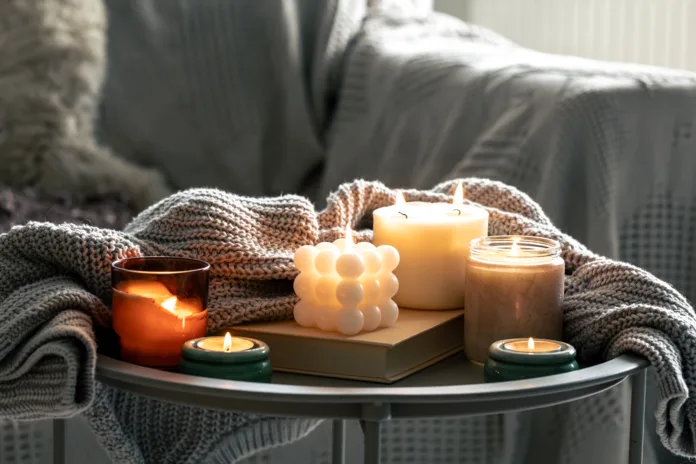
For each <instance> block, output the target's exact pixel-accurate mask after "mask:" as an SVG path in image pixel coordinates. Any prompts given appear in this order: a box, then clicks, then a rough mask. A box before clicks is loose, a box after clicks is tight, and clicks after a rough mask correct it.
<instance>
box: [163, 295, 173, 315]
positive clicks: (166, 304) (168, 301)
mask: <svg viewBox="0 0 696 464" xmlns="http://www.w3.org/2000/svg"><path fill="white" fill-rule="evenodd" d="M176 303H177V299H176V297H175V296H172V297H169V298H167V299H166V300H164V301H163V302H162V303H160V306H162V307H163V308H164V309H166V310H167V311H169V312H170V313H174V312H175V311H174V308H176Z"/></svg>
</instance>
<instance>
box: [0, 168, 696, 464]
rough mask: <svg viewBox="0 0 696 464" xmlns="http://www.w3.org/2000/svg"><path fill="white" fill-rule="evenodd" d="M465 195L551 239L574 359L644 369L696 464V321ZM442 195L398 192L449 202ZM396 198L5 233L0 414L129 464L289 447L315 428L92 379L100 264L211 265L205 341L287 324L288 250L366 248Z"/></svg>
mask: <svg viewBox="0 0 696 464" xmlns="http://www.w3.org/2000/svg"><path fill="white" fill-rule="evenodd" d="M463 183H464V186H465V187H466V191H467V195H468V198H469V200H470V201H472V202H475V203H477V204H480V205H482V206H483V207H485V208H486V209H487V210H488V211H489V213H490V225H489V233H490V234H491V235H498V234H525V235H533V236H544V237H550V238H554V239H556V240H559V241H560V242H561V244H562V250H563V251H562V256H563V258H564V260H565V262H566V266H567V272H568V276H567V278H566V290H565V302H564V311H565V322H566V325H565V330H566V339H567V340H568V341H569V342H570V343H572V344H573V345H575V347H576V348H577V350H578V357H579V359H580V360H581V361H583V362H599V361H602V360H603V359H607V358H611V357H615V356H618V355H620V354H622V353H626V352H634V353H638V354H640V355H643V356H645V357H647V358H648V359H650V361H651V362H652V364H653V365H654V366H655V368H656V371H657V375H658V377H659V379H658V380H659V381H658V384H659V395H660V398H659V403H658V409H657V411H656V414H657V416H658V419H659V420H658V424H659V430H658V433H659V435H660V437H661V439H662V441H663V443H664V444H665V446H667V447H668V448H670V449H671V450H672V451H674V452H676V453H679V454H682V455H685V456H696V447H695V444H694V432H695V430H694V419H696V417H695V416H694V413H695V411H694V403H693V400H692V399H690V398H689V389H693V388H696V378H694V375H693V373H694V372H696V370H694V368H695V367H696V366H694V364H695V363H696V357H694V356H693V355H692V353H693V352H694V351H693V350H694V347H696V315H695V314H694V311H693V309H692V308H691V307H690V306H689V304H688V302H687V301H686V300H685V299H684V298H683V297H682V296H681V295H680V294H679V293H678V292H676V291H675V290H674V289H673V288H672V287H670V286H669V285H668V284H666V283H664V282H662V281H660V280H658V279H656V278H655V277H653V276H652V275H650V274H649V273H647V272H645V271H642V270H641V269H638V268H636V267H633V266H631V265H628V264H624V263H619V262H615V261H611V260H608V259H605V258H602V257H601V256H598V255H595V254H593V253H591V252H590V251H588V250H587V249H586V248H585V247H583V246H582V245H581V244H580V243H578V242H577V241H575V240H574V239H572V238H570V237H568V236H566V235H564V234H562V233H561V232H560V231H558V229H556V228H555V227H554V226H553V225H552V224H551V222H550V220H549V219H548V218H547V217H546V216H545V215H544V213H543V212H542V210H541V208H540V207H539V206H538V205H537V204H535V203H534V202H533V201H532V200H531V199H530V198H529V197H528V196H527V195H525V194H523V193H521V192H519V191H517V190H516V189H514V188H512V187H508V186H505V185H503V184H501V183H498V182H493V181H489V180H482V179H465V180H463ZM454 186H455V182H454V181H452V182H446V183H443V184H440V185H438V186H436V187H435V188H434V189H432V190H430V191H417V190H407V191H405V194H406V197H407V199H409V200H420V201H447V200H448V198H449V197H450V195H451V194H452V192H453V190H454ZM394 199H395V191H393V190H391V189H388V188H387V187H385V186H384V185H383V184H381V183H377V182H365V181H356V182H353V183H350V184H345V185H342V186H341V187H340V188H339V189H338V191H337V192H335V193H334V194H332V195H331V196H330V197H329V199H328V206H327V208H326V209H325V210H324V211H322V212H321V213H319V214H316V213H315V211H314V208H313V205H312V204H311V203H310V202H309V201H308V200H306V199H304V198H302V197H298V196H292V195H289V196H284V197H279V198H248V197H241V196H235V195H232V194H228V193H224V192H222V191H219V190H210V189H195V190H189V191H184V192H181V193H178V194H175V195H173V196H171V197H168V198H166V199H165V200H162V201H161V202H159V203H157V204H156V205H154V206H152V207H150V208H149V209H147V210H146V211H144V212H143V213H141V214H140V215H139V216H138V217H136V218H135V219H134V220H133V222H132V223H131V224H130V225H128V226H127V227H126V229H125V231H123V232H117V231H113V230H104V229H98V228H94V227H89V226H76V225H55V224H49V223H30V224H27V225H26V226H21V227H15V228H13V229H12V230H11V231H10V232H8V233H6V234H4V235H2V236H0V416H3V417H10V418H15V419H36V418H49V417H68V416H71V415H74V414H77V413H79V412H85V414H86V416H87V418H88V421H89V422H90V425H91V426H92V428H93V430H94V431H95V433H96V434H97V436H98V437H99V440H100V442H101V443H102V445H103V446H104V447H105V448H106V449H107V451H108V452H109V453H110V455H111V456H112V458H113V459H114V460H115V461H116V462H128V463H140V462H157V463H175V462H182V463H198V462H230V461H236V460H238V459H240V458H242V457H244V456H246V455H248V454H250V453H252V452H253V451H256V450H258V449H262V448H266V447H269V446H274V445H278V444H281V443H284V442H289V441H293V440H296V439H298V438H300V437H302V436H303V435H305V434H306V433H308V432H309V431H310V430H312V428H313V427H314V426H315V425H316V424H317V421H313V420H302V419H281V418H268V417H256V416H249V415H244V414H232V413H223V412H217V411H212V410H205V409H196V408H190V407H185V406H177V405H172V404H167V403H163V402H160V401H157V400H153V399H148V398H143V397H139V396H136V395H132V394H128V393H124V392H119V391H115V390H113V389H111V388H109V387H106V386H103V385H101V384H98V383H96V382H95V379H94V369H95V364H96V352H97V345H96V342H95V338H94V328H95V327H94V325H96V326H97V327H101V328H108V327H109V326H110V312H109V308H108V302H109V301H110V298H111V283H110V264H111V262H112V261H114V260H116V259H120V258H122V257H127V256H138V255H155V254H157V255H161V254H167V255H174V256H182V257H196V258H200V259H204V260H207V261H208V262H210V263H211V266H212V267H211V286H210V304H209V310H210V313H209V315H210V317H209V329H211V330H215V329H217V328H220V327H222V326H225V325H229V324H237V323H241V322H247V321H258V320H275V319H285V318H289V317H290V316H291V313H292V307H293V304H294V303H295V296H294V295H293V293H292V290H291V285H290V282H291V279H293V278H294V277H295V275H296V274H297V271H296V269H295V268H294V267H293V263H292V255H293V252H294V250H295V249H296V248H298V247H299V246H301V245H305V244H315V243H317V242H319V241H322V240H332V239H335V238H336V237H338V236H340V234H341V231H342V230H344V229H345V227H346V226H347V225H350V226H351V227H352V228H354V229H356V230H357V231H358V232H357V236H358V239H359V240H369V239H370V237H371V231H370V229H369V227H370V225H371V212H372V211H373V210H374V209H376V208H378V207H381V206H385V205H389V204H392V203H393V202H394ZM19 391H21V392H22V393H21V394H18V393H17V392H19ZM190 424H197V425H196V427H191V426H190ZM203 424H209V425H210V426H209V427H203Z"/></svg>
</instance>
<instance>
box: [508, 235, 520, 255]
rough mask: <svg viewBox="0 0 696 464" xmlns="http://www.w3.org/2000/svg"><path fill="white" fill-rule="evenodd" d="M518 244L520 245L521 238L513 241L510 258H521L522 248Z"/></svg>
mask: <svg viewBox="0 0 696 464" xmlns="http://www.w3.org/2000/svg"><path fill="white" fill-rule="evenodd" d="M518 243H520V239H519V238H515V239H513V240H512V248H510V256H519V255H520V247H519V245H518Z"/></svg>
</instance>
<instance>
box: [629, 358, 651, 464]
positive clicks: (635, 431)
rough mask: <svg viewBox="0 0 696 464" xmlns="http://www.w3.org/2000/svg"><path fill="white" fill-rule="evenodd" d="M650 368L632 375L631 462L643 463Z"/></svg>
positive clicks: (630, 463) (633, 463)
mask: <svg viewBox="0 0 696 464" xmlns="http://www.w3.org/2000/svg"><path fill="white" fill-rule="evenodd" d="M647 374H648V370H647V369H643V370H641V371H640V372H638V373H637V374H633V375H632V376H631V442H630V444H629V448H628V462H629V464H643V427H644V424H645V383H646V380H647Z"/></svg>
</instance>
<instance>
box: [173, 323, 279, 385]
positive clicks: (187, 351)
mask: <svg viewBox="0 0 696 464" xmlns="http://www.w3.org/2000/svg"><path fill="white" fill-rule="evenodd" d="M269 352H270V349H269V348H268V345H266V344H265V343H264V342H262V341H260V340H256V339H253V338H246V337H232V336H231V335H230V334H229V333H228V334H226V335H225V336H224V337H221V336H215V337H203V338H197V339H195V340H189V341H187V342H186V343H185V344H184V346H183V349H182V354H183V357H182V360H181V363H180V364H179V372H181V373H182V374H188V375H197V376H201V377H210V378H215V379H225V380H241V381H245V382H265V383H267V382H270V381H271V371H272V368H271V361H270V360H269V359H268V353H269Z"/></svg>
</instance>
